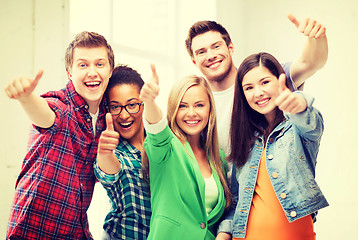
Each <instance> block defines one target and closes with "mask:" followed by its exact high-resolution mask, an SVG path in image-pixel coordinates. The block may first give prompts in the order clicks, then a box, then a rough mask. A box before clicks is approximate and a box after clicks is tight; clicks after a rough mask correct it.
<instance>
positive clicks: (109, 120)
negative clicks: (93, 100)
mask: <svg viewBox="0 0 358 240" xmlns="http://www.w3.org/2000/svg"><path fill="white" fill-rule="evenodd" d="M106 125H107V130H110V131H114V127H113V118H112V115H111V114H110V113H107V114H106Z"/></svg>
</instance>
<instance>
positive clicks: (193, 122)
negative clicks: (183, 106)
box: [186, 121, 199, 124]
mask: <svg viewBox="0 0 358 240" xmlns="http://www.w3.org/2000/svg"><path fill="white" fill-rule="evenodd" d="M186 122H187V123H188V124H196V123H198V122H199V121H186Z"/></svg>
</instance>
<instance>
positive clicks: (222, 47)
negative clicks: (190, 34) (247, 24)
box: [191, 31, 234, 81]
mask: <svg viewBox="0 0 358 240" xmlns="http://www.w3.org/2000/svg"><path fill="white" fill-rule="evenodd" d="M191 48H192V50H193V57H192V61H193V63H194V64H195V66H196V67H198V69H199V70H200V71H201V73H202V74H203V75H204V76H205V77H206V79H208V80H209V81H222V80H224V79H225V77H226V76H227V75H228V73H229V72H230V70H231V68H232V67H234V66H233V62H232V54H233V51H234V47H233V44H232V43H230V44H229V46H227V45H226V43H225V41H224V39H223V38H222V36H221V34H220V33H219V32H215V31H208V32H206V33H203V34H200V35H197V36H196V37H194V38H193V40H192V45H191Z"/></svg>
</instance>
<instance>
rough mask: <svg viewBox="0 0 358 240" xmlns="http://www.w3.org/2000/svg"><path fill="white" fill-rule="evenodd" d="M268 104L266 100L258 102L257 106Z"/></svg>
mask: <svg viewBox="0 0 358 240" xmlns="http://www.w3.org/2000/svg"><path fill="white" fill-rule="evenodd" d="M267 102H268V100H267V99H266V100H263V101H257V104H259V105H262V104H265V103H267Z"/></svg>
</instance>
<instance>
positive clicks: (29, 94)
mask: <svg viewBox="0 0 358 240" xmlns="http://www.w3.org/2000/svg"><path fill="white" fill-rule="evenodd" d="M42 74H43V70H40V71H39V72H38V73H37V75H36V77H35V79H30V78H27V77H20V78H15V79H14V80H13V81H12V83H10V84H9V85H8V86H7V87H6V88H5V92H6V94H7V96H8V97H9V98H11V99H17V100H19V102H20V104H21V106H22V107H23V109H24V110H25V112H26V114H27V116H28V117H29V118H30V120H31V121H32V123H33V124H34V125H36V126H38V127H42V128H49V127H51V126H52V125H53V123H54V122H55V113H54V112H53V111H52V109H51V108H50V107H49V105H48V104H47V102H46V100H45V99H43V98H42V97H39V96H36V95H35V94H34V93H33V91H34V89H35V88H36V86H37V84H38V82H39V80H40V79H41V77H42Z"/></svg>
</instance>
